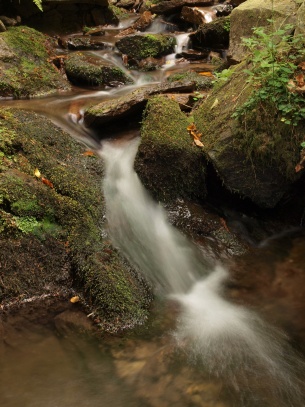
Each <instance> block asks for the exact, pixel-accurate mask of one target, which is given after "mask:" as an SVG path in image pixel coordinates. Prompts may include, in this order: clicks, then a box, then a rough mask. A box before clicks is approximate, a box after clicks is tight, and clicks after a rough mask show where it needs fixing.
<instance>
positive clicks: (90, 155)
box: [82, 150, 94, 157]
mask: <svg viewBox="0 0 305 407" xmlns="http://www.w3.org/2000/svg"><path fill="white" fill-rule="evenodd" d="M82 155H84V156H85V157H92V156H93V155H94V152H93V151H91V150H88V151H85V152H84V153H83V154H82Z"/></svg>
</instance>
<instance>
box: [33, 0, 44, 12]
mask: <svg viewBox="0 0 305 407" xmlns="http://www.w3.org/2000/svg"><path fill="white" fill-rule="evenodd" d="M33 3H34V4H36V6H37V7H38V8H39V10H40V11H43V10H42V0H33Z"/></svg>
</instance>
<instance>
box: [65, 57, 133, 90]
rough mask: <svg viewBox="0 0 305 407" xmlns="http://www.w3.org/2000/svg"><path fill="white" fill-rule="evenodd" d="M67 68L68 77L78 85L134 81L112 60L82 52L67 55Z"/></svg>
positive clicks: (117, 84)
mask: <svg viewBox="0 0 305 407" xmlns="http://www.w3.org/2000/svg"><path fill="white" fill-rule="evenodd" d="M65 70H66V74H67V77H68V79H69V80H70V81H71V82H72V83H74V84H76V85H77V84H78V85H89V86H105V85H107V86H119V85H122V84H128V83H132V79H131V78H129V77H128V76H126V75H125V74H124V72H123V71H122V70H121V69H120V68H118V67H116V66H115V65H113V64H111V63H110V62H107V61H106V60H104V59H101V58H98V57H95V56H93V55H92V56H89V55H88V54H86V55H85V54H82V53H80V52H78V53H73V54H70V55H69V56H68V57H67V59H66V60H65Z"/></svg>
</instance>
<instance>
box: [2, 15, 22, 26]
mask: <svg viewBox="0 0 305 407" xmlns="http://www.w3.org/2000/svg"><path fill="white" fill-rule="evenodd" d="M0 20H1V21H2V23H3V24H4V25H5V26H6V27H13V26H14V25H17V24H18V22H17V20H16V19H15V18H9V17H6V16H0Z"/></svg>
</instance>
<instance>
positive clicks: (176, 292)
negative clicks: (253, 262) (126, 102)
mask: <svg viewBox="0 0 305 407" xmlns="http://www.w3.org/2000/svg"><path fill="white" fill-rule="evenodd" d="M137 147H138V141H136V140H134V141H132V142H130V143H129V144H128V145H127V146H122V145H120V146H114V145H112V144H110V143H107V142H106V143H103V145H102V149H101V151H100V155H101V156H102V158H103V159H104V161H105V167H106V175H105V180H104V194H105V199H106V208H107V209H106V216H107V220H108V227H109V232H110V235H111V238H112V240H113V242H114V244H115V245H116V246H117V247H118V248H119V250H120V251H121V252H122V253H123V254H124V255H125V256H126V257H127V258H128V259H129V261H130V262H131V263H132V264H134V265H135V266H136V267H137V268H138V269H140V270H141V271H142V272H144V273H145V274H146V275H147V277H148V278H149V279H150V280H152V281H153V283H154V284H155V285H156V287H158V288H161V289H162V290H163V293H165V294H166V295H167V296H169V297H171V298H173V299H174V300H175V301H177V302H178V303H179V304H180V306H181V313H180V316H179V319H178V321H177V327H176V330H175V332H174V333H173V336H174V337H175V339H176V342H177V344H178V345H179V347H180V349H182V350H184V351H185V352H187V354H188V355H189V358H190V360H192V361H193V363H194V364H196V366H199V367H200V369H203V370H204V371H206V372H207V373H208V374H209V375H211V376H212V377H218V378H221V379H222V380H223V381H226V382H227V383H228V385H229V386H231V388H232V389H234V391H235V392H237V393H238V395H239V398H238V402H237V404H235V405H234V407H244V406H249V407H250V406H251V407H252V406H253V407H264V406H266V407H267V406H272V407H273V406H280V407H288V406H289V407H303V406H304V393H303V389H302V386H303V383H302V379H301V376H302V374H303V373H304V371H305V368H304V364H303V362H302V361H301V359H300V358H299V357H298V355H297V354H296V353H295V352H294V351H293V349H292V348H291V346H290V345H289V343H288V340H287V338H286V336H285V335H284V334H283V333H281V332H280V331H278V330H277V329H275V328H273V327H271V326H269V325H268V324H267V323H265V322H264V321H263V320H262V319H261V318H260V317H259V316H258V315H257V314H256V313H254V312H253V311H250V310H248V309H246V308H245V307H242V306H239V305H235V304H233V303H231V302H229V301H227V300H226V299H225V297H224V295H223V294H222V290H223V286H224V284H223V283H224V280H225V279H226V278H227V272H226V270H225V269H224V268H223V267H222V266H219V265H217V266H213V267H212V266H211V265H209V264H208V262H207V261H205V260H203V259H201V260H200V259H199V258H198V256H197V254H196V253H195V251H194V248H193V246H192V244H191V243H190V242H189V241H188V240H187V239H186V238H185V237H184V236H182V235H181V234H180V233H179V232H178V231H177V230H176V229H175V228H173V227H172V226H171V225H170V224H169V223H168V222H167V219H166V214H165V211H164V210H163V208H162V207H161V206H160V205H159V204H157V203H155V202H154V201H153V200H152V199H151V197H150V196H149V194H148V193H147V191H146V190H145V189H144V187H143V186H142V184H141V182H140V180H139V178H138V176H137V174H136V173H135V171H134V170H133V162H134V158H135V155H136V152H137Z"/></svg>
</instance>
